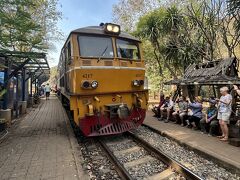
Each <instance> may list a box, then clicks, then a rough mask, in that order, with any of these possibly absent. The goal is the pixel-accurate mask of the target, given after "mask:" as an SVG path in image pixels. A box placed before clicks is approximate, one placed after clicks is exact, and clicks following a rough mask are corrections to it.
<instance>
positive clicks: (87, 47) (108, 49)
mask: <svg viewBox="0 0 240 180" xmlns="http://www.w3.org/2000/svg"><path fill="white" fill-rule="evenodd" d="M78 42H79V47H80V54H81V56H82V57H103V58H113V46H112V39H111V38H110V37H97V36H79V37H78Z"/></svg>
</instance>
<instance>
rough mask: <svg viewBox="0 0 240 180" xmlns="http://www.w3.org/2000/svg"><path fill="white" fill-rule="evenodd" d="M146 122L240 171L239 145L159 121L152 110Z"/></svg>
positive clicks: (213, 159)
mask: <svg viewBox="0 0 240 180" xmlns="http://www.w3.org/2000/svg"><path fill="white" fill-rule="evenodd" d="M144 124H145V125H147V126H149V127H151V128H152V129H154V130H157V131H158V132H160V133H161V134H163V135H165V136H167V137H169V138H171V139H173V140H175V141H176V142H178V143H180V144H181V145H183V146H187V147H189V148H190V149H192V150H195V151H196V152H198V153H200V154H201V155H203V156H205V157H206V158H208V159H211V160H212V161H214V162H217V163H220V164H221V165H222V166H224V167H225V168H227V169H229V170H233V171H235V172H236V173H240V148H239V147H235V146H232V145H229V144H228V143H227V142H222V141H220V140H219V139H218V138H217V137H209V136H208V135H206V134H201V131H194V130H192V129H188V128H186V127H181V126H180V125H178V124H174V123H171V122H169V123H164V122H163V121H158V120H157V118H155V117H153V113H152V112H150V111H148V112H147V116H146V118H145V120H144Z"/></svg>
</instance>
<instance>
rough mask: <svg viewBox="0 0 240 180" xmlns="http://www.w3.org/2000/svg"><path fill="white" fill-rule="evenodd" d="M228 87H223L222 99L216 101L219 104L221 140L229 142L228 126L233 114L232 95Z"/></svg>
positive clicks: (221, 91)
mask: <svg viewBox="0 0 240 180" xmlns="http://www.w3.org/2000/svg"><path fill="white" fill-rule="evenodd" d="M228 91H229V89H228V87H222V88H221V89H220V93H221V95H222V96H221V97H220V99H216V101H217V102H218V116H217V119H219V124H220V127H221V130H222V135H221V136H218V137H219V138H220V140H222V141H227V140H228V124H229V121H230V116H231V113H232V95H231V94H228Z"/></svg>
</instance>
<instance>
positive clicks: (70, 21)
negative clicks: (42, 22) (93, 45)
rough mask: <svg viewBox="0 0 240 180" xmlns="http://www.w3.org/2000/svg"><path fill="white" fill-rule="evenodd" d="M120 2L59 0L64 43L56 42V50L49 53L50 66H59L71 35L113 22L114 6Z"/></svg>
mask: <svg viewBox="0 0 240 180" xmlns="http://www.w3.org/2000/svg"><path fill="white" fill-rule="evenodd" d="M117 2H118V0H59V6H58V10H59V11H60V12H62V14H63V18H62V20H60V21H59V23H58V25H57V26H58V28H59V29H60V30H61V31H62V32H63V33H64V35H65V36H64V41H60V42H55V43H54V45H55V46H56V50H54V51H53V50H51V51H49V52H48V56H49V57H48V59H49V65H50V66H51V67H53V66H56V65H57V64H58V60H59V55H60V51H61V48H62V46H63V44H64V42H65V40H66V38H67V36H68V35H69V33H70V32H71V31H72V30H74V29H78V28H80V27H85V26H94V25H95V26H96V25H99V24H100V23H101V22H112V6H113V5H114V4H116V3H117Z"/></svg>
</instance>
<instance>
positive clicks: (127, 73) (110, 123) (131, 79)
mask: <svg viewBox="0 0 240 180" xmlns="http://www.w3.org/2000/svg"><path fill="white" fill-rule="evenodd" d="M58 71H59V85H58V87H59V90H60V94H61V100H62V102H63V103H65V104H67V105H68V106H69V107H70V110H71V111H72V112H73V117H74V122H75V123H76V125H77V126H78V127H80V129H81V131H82V132H83V134H84V135H85V136H100V135H109V134H118V133H122V132H125V131H128V130H130V129H134V128H137V127H138V126H139V125H141V124H142V122H143V120H144V118H145V114H146V109H147V102H148V90H147V89H144V79H145V67H144V60H143V54H142V51H141V42H140V41H139V40H138V39H136V38H135V37H133V36H131V35H129V34H127V33H124V32H121V30H120V26H119V25H116V24H111V23H106V24H101V25H100V26H90V27H85V28H80V29H76V30H74V31H72V32H71V33H70V35H69V36H68V39H67V41H66V43H65V44H64V47H63V48H62V51H61V56H60V61H59V66H58Z"/></svg>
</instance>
